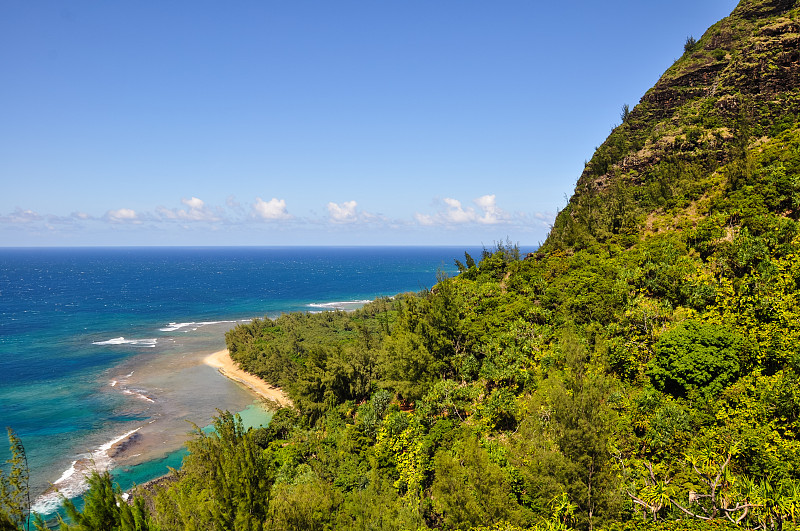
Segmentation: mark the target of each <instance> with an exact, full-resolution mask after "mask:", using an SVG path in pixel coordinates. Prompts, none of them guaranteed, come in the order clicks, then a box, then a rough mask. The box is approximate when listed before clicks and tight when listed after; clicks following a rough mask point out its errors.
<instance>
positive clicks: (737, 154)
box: [545, 0, 800, 248]
mask: <svg viewBox="0 0 800 531" xmlns="http://www.w3.org/2000/svg"><path fill="white" fill-rule="evenodd" d="M677 44H678V43H676V46H677ZM622 118H623V122H622V124H621V125H620V126H618V127H616V128H615V129H614V131H613V132H612V133H611V134H610V135H609V137H608V139H606V141H605V142H604V143H603V144H602V145H601V146H600V147H599V148H598V149H597V151H596V153H595V154H594V156H593V157H592V159H591V160H590V161H589V163H588V164H587V165H586V168H585V170H584V172H583V174H582V175H581V176H580V179H579V180H578V183H577V185H576V188H575V195H574V196H573V198H572V200H571V201H570V203H569V205H568V206H567V207H566V208H565V209H564V211H563V212H561V213H560V215H559V216H558V218H557V220H556V222H555V226H554V230H553V231H552V234H551V235H550V237H549V238H548V241H547V245H546V246H545V247H546V248H575V247H577V248H581V247H585V246H587V245H590V244H591V243H592V242H606V241H617V242H620V243H622V244H624V242H625V241H627V240H626V236H630V235H633V234H647V233H652V232H658V231H661V230H667V229H674V228H678V229H685V228H687V227H691V226H694V225H696V223H697V221H698V219H699V218H701V217H704V216H707V215H709V214H712V213H715V214H716V213H720V212H721V213H722V214H724V215H727V216H728V217H729V218H730V217H731V216H733V217H734V218H735V217H736V214H737V209H740V208H741V207H743V205H729V204H726V205H725V206H724V208H723V207H722V206H721V205H720V201H722V202H724V199H723V198H722V196H725V195H729V194H730V193H731V192H732V191H735V190H738V189H740V188H741V187H743V186H748V185H751V184H758V183H761V184H762V185H765V186H770V185H773V186H777V187H778V189H777V190H776V191H775V193H777V194H778V195H780V196H781V197H775V198H769V201H768V204H766V205H765V206H766V208H767V209H768V210H769V211H771V212H774V213H776V214H782V215H792V214H793V209H794V208H796V206H797V205H792V204H791V201H792V200H791V199H790V198H788V196H789V195H791V194H792V192H793V191H792V190H788V189H787V186H788V185H787V184H786V183H773V182H768V181H769V175H767V173H768V172H766V171H765V167H766V166H769V165H770V164H774V163H775V161H776V157H777V158H778V159H780V161H781V162H782V163H783V164H784V166H787V165H788V166H790V168H788V167H787V170H789V171H791V170H792V169H793V168H795V166H794V165H796V164H797V161H796V160H795V161H793V160H791V156H790V155H788V154H785V155H781V156H778V155H771V156H769V157H764V156H763V154H764V152H767V151H771V152H773V153H779V152H782V151H786V150H792V149H795V148H796V146H797V134H796V133H797V127H798V121H800V11H799V10H798V7H797V2H794V1H791V0H763V1H762V0H744V1H742V2H740V4H739V5H738V6H737V7H736V9H735V10H734V12H733V13H732V14H731V15H730V16H729V17H727V18H725V19H723V20H721V21H720V22H718V23H717V24H715V25H714V26H712V27H711V28H710V29H709V30H708V31H707V32H706V33H705V34H704V35H703V36H702V38H700V39H699V40H698V41H696V42H691V41H688V40H687V43H686V45H685V53H684V54H683V56H682V57H681V58H680V59H679V60H678V61H676V62H675V64H673V65H672V67H670V68H669V69H668V70H667V71H666V72H665V73H664V75H663V76H662V77H661V79H660V80H659V81H658V83H656V85H655V86H654V87H653V88H652V89H650V90H649V91H648V92H647V93H646V94H645V95H644V96H643V97H642V99H641V101H640V102H639V104H638V105H636V106H635V107H634V108H633V109H632V110H630V112H629V113H625V112H624V111H623V116H622ZM789 187H790V186H789ZM728 221H732V223H730V225H731V226H732V227H735V226H739V225H741V223H742V220H739V219H729V220H728ZM744 222H745V223H746V220H745V221H744Z"/></svg>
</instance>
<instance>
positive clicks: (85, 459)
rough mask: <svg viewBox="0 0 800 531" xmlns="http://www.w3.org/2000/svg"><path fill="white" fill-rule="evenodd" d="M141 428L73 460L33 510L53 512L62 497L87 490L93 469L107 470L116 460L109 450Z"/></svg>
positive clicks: (37, 501) (46, 512) (79, 493)
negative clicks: (89, 476) (88, 479)
mask: <svg viewBox="0 0 800 531" xmlns="http://www.w3.org/2000/svg"><path fill="white" fill-rule="evenodd" d="M140 429H141V427H139V428H136V429H135V430H131V431H129V432H127V433H125V434H123V435H120V436H119V437H117V438H115V439H112V440H110V441H108V442H106V443H104V444H101V445H100V446H98V447H97V449H96V450H94V451H92V452H89V453H88V454H83V455H82V456H81V457H80V458H79V459H76V460H75V461H73V462H72V464H71V465H70V466H69V468H68V469H67V470H65V471H64V472H63V473H62V474H61V476H60V477H59V478H58V479H57V480H55V481H54V482H53V486H52V488H51V489H49V490H48V491H47V492H45V493H44V494H42V495H41V496H39V497H38V498H36V500H35V501H34V502H33V505H32V507H31V510H32V511H33V512H37V513H39V514H51V513H54V512H55V511H56V510H57V509H58V507H59V506H60V505H61V500H62V497H64V498H69V499H71V498H75V497H76V496H79V495H81V494H83V493H84V492H86V489H87V487H88V484H87V481H86V477H87V476H88V475H89V474H91V472H92V471H93V470H96V471H98V472H105V471H106V470H109V469H110V468H111V465H112V463H113V462H114V460H113V459H112V458H111V455H110V454H109V450H111V449H112V448H113V447H114V445H115V444H119V443H121V442H122V441H124V440H125V439H127V438H128V437H130V436H131V435H133V434H134V433H136V432H137V431H139V430H140Z"/></svg>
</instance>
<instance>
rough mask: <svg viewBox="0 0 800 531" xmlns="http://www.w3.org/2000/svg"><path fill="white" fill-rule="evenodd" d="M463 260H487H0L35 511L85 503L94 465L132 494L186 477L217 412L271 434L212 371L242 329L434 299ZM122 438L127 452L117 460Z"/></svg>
mask: <svg viewBox="0 0 800 531" xmlns="http://www.w3.org/2000/svg"><path fill="white" fill-rule="evenodd" d="M465 250H466V251H469V252H470V253H471V254H472V255H473V256H474V257H475V258H476V259H477V258H478V257H479V256H480V251H481V250H480V249H463V248H456V247H450V248H447V247H445V248H434V247H363V248H358V247H353V248H338V247H327V248H326V247H313V248H302V247H288V248H50V249H9V248H6V249H0V426H2V427H4V426H8V427H10V428H12V429H13V430H14V431H15V432H16V434H17V435H18V436H19V437H20V438H21V439H22V442H23V444H24V446H25V448H26V451H27V454H28V459H29V463H30V468H31V480H32V486H33V490H34V493H35V494H36V495H37V505H36V506H37V508H38V509H39V510H40V511H43V512H47V511H49V510H51V509H52V503H53V501H54V500H57V498H56V497H53V496H50V497H47V496H45V497H41V494H42V493H44V492H45V491H46V490H47V489H48V487H49V486H50V485H51V484H53V483H56V486H57V487H59V489H61V491H62V492H65V493H66V494H67V495H70V496H72V495H75V494H77V493H78V492H79V490H80V486H79V485H78V484H77V483H76V482H75V480H76V479H79V478H80V477H81V471H82V470H83V468H82V466H84V465H85V464H86V463H89V462H92V463H94V464H95V465H96V466H98V467H108V468H110V469H111V470H112V471H113V473H114V475H115V477H116V479H117V480H118V481H119V482H120V484H121V485H122V486H123V488H127V487H128V486H130V484H132V483H142V482H144V481H147V480H149V479H152V478H154V477H158V476H160V475H162V474H164V473H165V472H166V467H167V466H168V465H169V466H178V465H179V464H180V458H181V456H182V453H181V450H180V447H181V444H182V442H183V441H185V439H186V437H187V432H188V431H189V429H190V426H189V425H188V424H187V422H186V421H187V420H188V421H191V422H194V423H196V424H198V425H200V426H202V425H205V424H207V423H208V422H209V421H210V419H211V416H212V415H214V414H215V412H216V408H220V409H228V410H231V411H242V412H244V413H245V416H246V417H247V418H248V419H249V420H248V422H251V423H252V424H259V423H261V422H266V421H268V418H269V415H268V414H266V413H264V411H263V410H261V409H260V408H259V407H258V404H257V402H255V401H254V399H253V396H252V395H251V394H250V393H249V392H248V391H246V390H244V389H242V388H241V387H240V386H238V385H237V384H234V383H233V382H231V381H229V380H227V379H226V378H224V377H222V376H221V375H219V374H218V373H216V371H215V370H214V369H212V368H210V367H208V366H205V365H204V364H203V363H202V359H203V357H204V356H206V355H208V354H210V353H212V352H215V351H217V350H220V349H222V348H224V347H225V341H224V332H225V330H227V329H229V328H231V327H233V326H235V324H236V322H241V321H248V320H250V319H252V318H254V317H262V316H265V315H267V316H272V317H274V316H277V315H279V314H280V313H282V312H291V311H318V310H319V309H321V308H326V307H331V306H335V304H331V303H341V302H348V301H365V300H372V299H374V298H376V297H378V296H384V295H388V296H391V295H394V294H396V293H400V292H405V291H418V290H420V289H424V288H429V287H431V286H433V284H435V282H436V275H437V272H438V271H444V272H446V273H449V274H453V273H454V272H455V267H454V266H453V261H454V259H456V258H458V259H462V260H463V253H464V251H465ZM326 305H327V306H326ZM126 436H127V438H126ZM117 439H122V440H126V441H128V442H129V445H128V447H126V448H124V449H123V450H124V451H120V453H119V454H118V455H116V456H115V455H114V452H113V450H110V449H109V446H110V442H111V441H114V440H117ZM3 446H4V445H2V446H0V448H2V447H3ZM5 457H6V456H5V455H4V454H3V453H2V452H0V462H1V461H3V460H4V459H5Z"/></svg>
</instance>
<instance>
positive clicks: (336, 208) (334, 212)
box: [328, 201, 358, 223]
mask: <svg viewBox="0 0 800 531" xmlns="http://www.w3.org/2000/svg"><path fill="white" fill-rule="evenodd" d="M356 206H358V203H356V202H355V201H345V202H344V203H341V204H337V203H333V202H331V203H328V214H329V215H330V219H331V221H333V222H334V223H353V222H354V221H357V220H358V214H357V213H356Z"/></svg>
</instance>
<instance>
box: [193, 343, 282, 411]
mask: <svg viewBox="0 0 800 531" xmlns="http://www.w3.org/2000/svg"><path fill="white" fill-rule="evenodd" d="M203 362H204V363H205V364H206V365H209V366H211V367H214V368H216V369H218V370H219V372H220V373H222V374H223V375H224V376H226V377H228V378H230V379H231V380H233V381H235V382H239V383H240V384H243V385H245V386H247V387H249V388H250V389H251V390H253V391H254V392H255V393H256V394H258V395H260V396H262V397H264V398H266V399H267V400H272V401H273V402H277V403H278V404H279V405H281V406H291V405H292V401H291V400H290V399H289V397H288V396H286V394H285V393H284V392H283V391H282V390H281V389H280V388H279V387H274V386H272V385H270V384H268V383H267V382H265V381H264V380H262V379H261V378H259V377H258V376H254V375H252V374H250V373H247V372H244V371H243V370H242V369H240V368H239V367H237V366H236V363H234V361H233V360H232V359H231V356H230V354H229V353H228V350H227V349H225V350H220V351H218V352H215V353H213V354H211V355H210V356H207V357H206V358H205V359H204V360H203Z"/></svg>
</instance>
